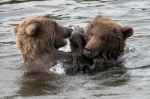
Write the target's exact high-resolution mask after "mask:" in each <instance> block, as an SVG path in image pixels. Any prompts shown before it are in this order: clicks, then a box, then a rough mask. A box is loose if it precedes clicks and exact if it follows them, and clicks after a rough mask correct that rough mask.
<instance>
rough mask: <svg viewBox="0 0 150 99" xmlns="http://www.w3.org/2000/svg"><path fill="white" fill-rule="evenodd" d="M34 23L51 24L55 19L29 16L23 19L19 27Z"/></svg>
mask: <svg viewBox="0 0 150 99" xmlns="http://www.w3.org/2000/svg"><path fill="white" fill-rule="evenodd" d="M32 23H39V24H41V25H47V24H49V25H50V24H53V21H52V20H50V19H48V18H45V17H29V18H27V19H25V20H23V21H22V22H21V24H20V25H19V27H26V26H28V25H29V24H32Z"/></svg>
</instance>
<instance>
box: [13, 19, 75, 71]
mask: <svg viewBox="0 0 150 99" xmlns="http://www.w3.org/2000/svg"><path fill="white" fill-rule="evenodd" d="M71 32H72V29H70V28H66V27H62V26H60V25H58V24H57V23H56V22H55V21H53V20H50V19H48V18H44V17H30V18H27V19H25V20H24V21H23V22H21V23H20V24H19V25H18V26H16V27H15V28H14V29H13V33H14V34H15V37H16V43H17V46H18V49H19V50H20V51H21V54H22V56H23V59H24V63H25V66H24V67H25V70H26V71H25V72H26V73H31V72H35V73H36V72H46V73H49V68H50V67H52V66H53V65H54V64H55V63H56V62H57V61H60V60H70V59H71V55H70V53H66V52H62V51H59V50H58V48H60V47H63V46H65V45H66V41H64V39H66V38H68V37H70V36H71Z"/></svg>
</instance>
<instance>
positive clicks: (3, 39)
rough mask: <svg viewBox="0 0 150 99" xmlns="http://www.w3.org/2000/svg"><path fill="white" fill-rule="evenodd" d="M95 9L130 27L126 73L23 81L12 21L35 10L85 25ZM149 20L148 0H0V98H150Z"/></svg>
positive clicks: (118, 72)
mask: <svg viewBox="0 0 150 99" xmlns="http://www.w3.org/2000/svg"><path fill="white" fill-rule="evenodd" d="M97 14H101V15H103V16H105V17H108V18H111V19H113V20H116V21H118V22H119V23H121V24H123V25H125V26H126V25H128V26H131V27H133V28H134V32H135V33H134V35H133V36H132V37H130V38H129V39H128V40H127V46H126V52H125V55H124V56H123V57H124V58H125V66H126V67H127V68H128V69H127V71H126V72H120V71H106V72H101V73H98V74H96V75H75V76H67V75H51V76H50V78H51V80H50V81H44V82H42V81H38V82H36V81H34V80H32V79H31V80H30V79H28V80H27V81H25V80H24V81H22V69H21V66H22V63H23V61H22V58H21V55H20V53H19V51H18V50H17V49H16V44H15V38H14V37H13V35H12V34H11V33H10V30H11V28H12V26H14V25H16V24H18V23H20V21H21V20H22V19H24V18H27V17H29V16H34V15H38V16H47V17H51V18H53V19H54V20H56V21H57V22H58V23H59V24H63V25H65V26H69V25H78V26H81V27H86V25H87V23H88V22H89V21H90V20H92V18H93V17H94V16H96V15H97ZM149 23H150V1H149V0H0V99H150V44H149V42H150V32H149V31H150V25H149Z"/></svg>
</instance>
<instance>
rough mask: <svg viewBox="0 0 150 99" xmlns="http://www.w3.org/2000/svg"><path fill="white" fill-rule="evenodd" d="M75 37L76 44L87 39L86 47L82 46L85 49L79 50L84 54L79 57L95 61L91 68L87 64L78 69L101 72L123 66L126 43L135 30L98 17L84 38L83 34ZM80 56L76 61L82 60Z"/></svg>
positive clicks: (89, 25)
mask: <svg viewBox="0 0 150 99" xmlns="http://www.w3.org/2000/svg"><path fill="white" fill-rule="evenodd" d="M73 35H75V36H73V38H72V39H73V40H74V42H75V41H76V40H77V38H78V39H79V38H81V39H80V40H81V41H84V40H83V38H84V37H85V45H82V46H84V48H82V47H80V48H79V49H77V50H79V51H80V50H82V49H83V50H82V53H81V54H80V55H78V56H82V57H85V56H86V57H88V58H91V59H93V65H92V66H91V67H89V66H88V64H87V66H84V67H83V66H82V67H80V66H78V67H76V68H91V69H89V71H90V70H92V69H93V70H97V69H98V71H101V70H106V69H108V68H111V67H113V66H114V65H115V66H121V62H122V60H121V61H120V57H121V56H122V55H123V52H124V47H125V41H126V39H127V38H128V37H130V36H132V35H133V29H132V28H131V27H123V26H121V25H119V24H118V23H116V22H115V21H112V20H111V19H108V18H104V17H102V16H99V15H98V16H96V17H95V18H94V20H93V21H91V22H90V23H89V24H88V27H87V29H86V31H85V32H84V37H83V36H82V35H83V34H82V33H80V35H79V33H76V34H73ZM77 36H78V37H77ZM81 36H82V37H81ZM78 41H79V40H78ZM78 41H76V43H77V44H78V46H79V45H81V44H80V43H79V42H78ZM74 52H75V53H76V52H78V51H74ZM74 52H72V53H74ZM80 52H81V51H80ZM82 54H83V55H85V56H83V55H82ZM78 56H76V59H77V60H78V61H79V62H80V59H81V58H78ZM87 61H88V60H87ZM79 65H80V64H79ZM82 70H84V69H82Z"/></svg>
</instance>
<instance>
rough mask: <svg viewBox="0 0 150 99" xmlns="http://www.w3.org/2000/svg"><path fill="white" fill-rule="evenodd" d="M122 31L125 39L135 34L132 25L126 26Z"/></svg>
mask: <svg viewBox="0 0 150 99" xmlns="http://www.w3.org/2000/svg"><path fill="white" fill-rule="evenodd" d="M122 32H123V35H124V36H123V37H124V39H126V38H128V37H130V36H132V35H133V29H132V28H131V27H127V26H126V27H124V28H123V29H122Z"/></svg>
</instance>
